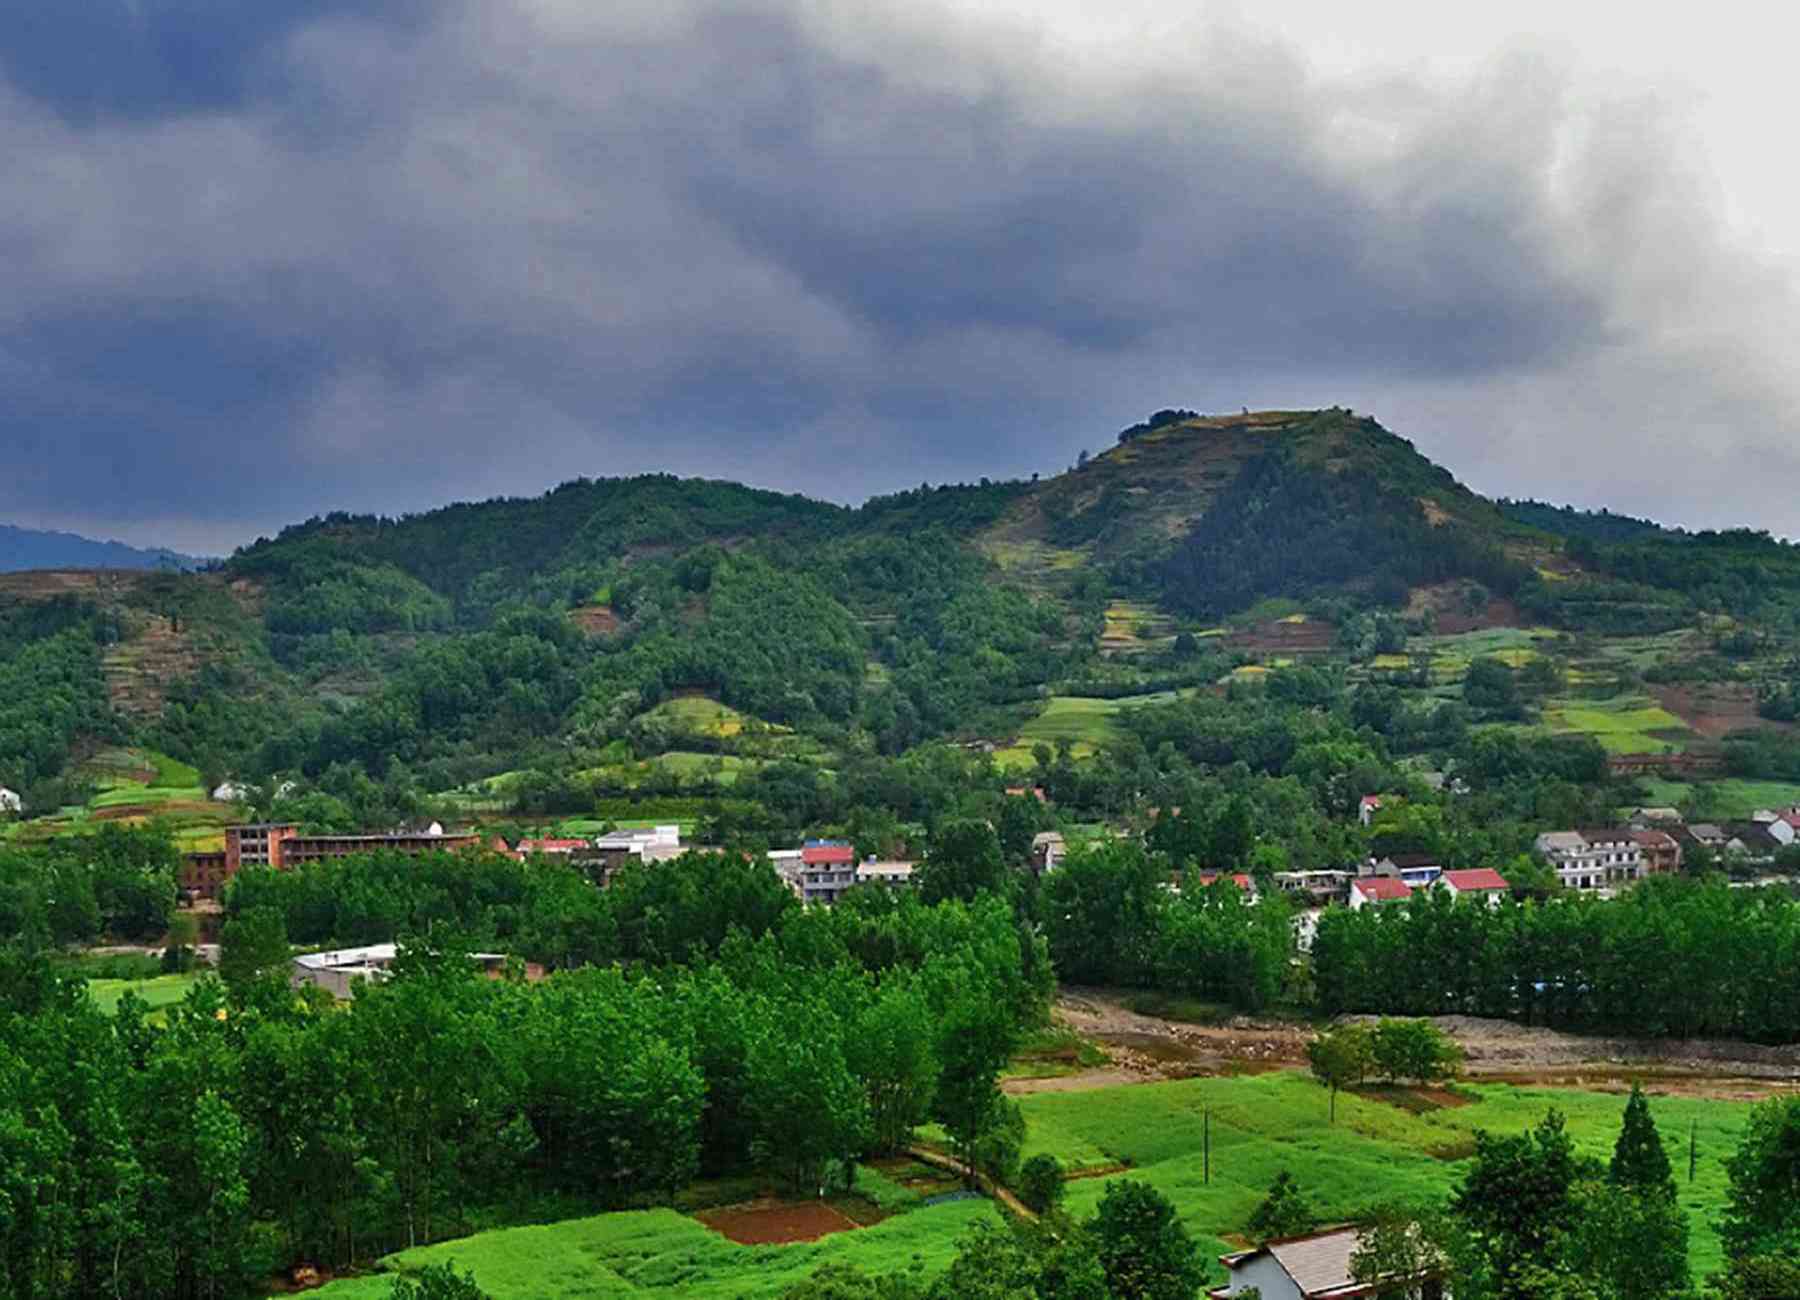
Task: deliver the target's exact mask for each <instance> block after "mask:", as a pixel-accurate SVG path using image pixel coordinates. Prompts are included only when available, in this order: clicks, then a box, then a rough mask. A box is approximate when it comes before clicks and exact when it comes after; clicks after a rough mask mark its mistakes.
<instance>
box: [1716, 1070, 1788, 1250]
mask: <svg viewBox="0 0 1800 1300" xmlns="http://www.w3.org/2000/svg"><path fill="white" fill-rule="evenodd" d="M1725 1169H1726V1172H1727V1174H1728V1175H1729V1176H1730V1179H1731V1187H1730V1190H1729V1191H1728V1192H1727V1194H1726V1210H1725V1218H1724V1220H1723V1222H1721V1223H1720V1225H1719V1235H1720V1237H1722V1238H1723V1239H1724V1242H1725V1249H1726V1251H1727V1253H1729V1254H1730V1255H1732V1256H1734V1257H1736V1256H1745V1255H1755V1254H1760V1253H1762V1252H1763V1251H1764V1250H1765V1249H1767V1248H1768V1246H1769V1244H1770V1243H1776V1245H1777V1248H1778V1249H1779V1248H1781V1247H1784V1246H1787V1247H1791V1245H1792V1243H1793V1242H1794V1241H1795V1240H1796V1238H1800V1097H1775V1098H1771V1099H1770V1100H1768V1101H1765V1102H1762V1103H1760V1104H1759V1105H1758V1106H1757V1107H1756V1108H1755V1109H1754V1110H1752V1111H1751V1112H1750V1121H1749V1123H1748V1124H1746V1125H1745V1127H1744V1135H1743V1137H1742V1138H1741V1139H1739V1142H1738V1149H1737V1150H1736V1151H1735V1152H1734V1153H1733V1154H1732V1155H1731V1157H1730V1158H1729V1159H1728V1160H1726V1162H1725Z"/></svg>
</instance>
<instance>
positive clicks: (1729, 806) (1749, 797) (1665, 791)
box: [1639, 777, 1800, 821]
mask: <svg viewBox="0 0 1800 1300" xmlns="http://www.w3.org/2000/svg"><path fill="white" fill-rule="evenodd" d="M1639 784H1641V785H1642V786H1643V787H1644V789H1645V791H1646V792H1647V793H1648V796H1649V799H1648V802H1649V803H1650V804H1652V805H1656V806H1668V807H1679V806H1681V804H1682V803H1683V802H1685V801H1686V799H1687V798H1688V796H1689V795H1691V794H1693V793H1694V790H1695V787H1694V786H1693V785H1690V784H1688V783H1687V782H1685V781H1663V780H1658V779H1656V778H1654V777H1642V778H1640V779H1639ZM1705 789H1706V791H1707V794H1708V796H1709V797H1710V798H1712V799H1713V800H1714V801H1715V805H1716V811H1712V812H1709V813H1708V816H1710V817H1712V818H1714V819H1716V820H1719V821H1742V820H1743V819H1744V818H1746V817H1748V816H1749V815H1750V814H1751V813H1753V812H1756V811H1757V810H1758V809H1761V808H1791V807H1793V806H1794V805H1795V804H1800V785H1791V784H1789V783H1787V782H1785V781H1746V780H1742V779H1740V778H1738V777H1730V778H1728V779H1726V780H1723V781H1708V782H1706V784H1705ZM1696 820H1705V819H1704V818H1700V819H1696Z"/></svg>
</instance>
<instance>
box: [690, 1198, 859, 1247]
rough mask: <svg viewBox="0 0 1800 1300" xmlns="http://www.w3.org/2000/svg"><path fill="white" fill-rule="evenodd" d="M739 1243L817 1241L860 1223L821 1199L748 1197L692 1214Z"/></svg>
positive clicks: (742, 1244)
mask: <svg viewBox="0 0 1800 1300" xmlns="http://www.w3.org/2000/svg"><path fill="white" fill-rule="evenodd" d="M694 1217H695V1218H697V1219H699V1220H700V1222H702V1223H704V1224H705V1225H706V1226H707V1227H709V1228H711V1229H712V1230H713V1231H714V1232H716V1233H718V1234H719V1235H720V1236H723V1237H726V1238H728V1239H730V1240H732V1241H735V1242H737V1243H738V1244H739V1245H741V1246H767V1245H781V1244H785V1243H787V1242H792V1241H817V1240H818V1239H819V1238H821V1237H829V1236H830V1235H831V1234H832V1233H834V1232H849V1231H850V1230H852V1229H854V1228H860V1227H862V1226H863V1225H862V1224H860V1223H858V1222H857V1221H856V1220H855V1219H852V1218H851V1217H850V1216H849V1215H847V1214H845V1213H844V1212H843V1211H842V1210H839V1209H836V1208H835V1207H833V1206H831V1205H829V1204H827V1203H826V1202H824V1201H778V1200H762V1201H751V1202H750V1203H749V1204H747V1205H733V1206H728V1207H726V1208H725V1209H722V1210H708V1211H706V1212H705V1213H703V1214H697V1215H695V1216H694Z"/></svg>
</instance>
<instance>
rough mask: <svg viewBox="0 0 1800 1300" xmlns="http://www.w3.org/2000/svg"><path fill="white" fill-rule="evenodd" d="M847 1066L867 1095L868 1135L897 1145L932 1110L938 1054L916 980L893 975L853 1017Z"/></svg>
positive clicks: (886, 1145)
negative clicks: (861, 1082)
mask: <svg viewBox="0 0 1800 1300" xmlns="http://www.w3.org/2000/svg"><path fill="white" fill-rule="evenodd" d="M844 1055H845V1058H846V1060H847V1062H848V1064H849V1067H850V1071H851V1073H852V1074H854V1075H856V1077H857V1078H859V1079H861V1080H862V1081H863V1086H864V1088H865V1089H866V1090H867V1091H868V1096H869V1122H870V1132H871V1135H872V1136H871V1140H872V1141H873V1142H874V1144H875V1149H876V1150H877V1151H896V1150H898V1149H899V1148H900V1147H901V1146H903V1145H904V1144H905V1143H906V1141H907V1140H908V1139H909V1138H910V1137H911V1136H912V1131H913V1129H914V1127H915V1126H917V1125H919V1124H923V1123H924V1122H925V1121H926V1119H928V1118H929V1117H930V1115H931V1100H932V1098H933V1097H934V1096H936V1094H937V1086H938V1059H937V1051H936V1048H935V1045H934V1044H933V1042H932V1025H931V1009H930V1007H929V1006H928V1005H927V1004H926V1001H925V996H924V993H923V992H922V991H921V990H920V989H919V988H918V987H917V986H916V985H914V984H912V983H909V982H905V981H902V980H900V979H899V978H897V977H896V978H891V979H889V980H888V981H887V982H886V983H884V984H883V986H882V988H881V991H880V993H878V994H877V995H876V998H875V1000H874V1001H873V1002H871V1003H870V1004H869V1005H868V1006H867V1007H865V1008H864V1009H863V1011H862V1012H861V1013H860V1014H859V1015H858V1016H857V1017H856V1020H855V1021H854V1023H853V1024H852V1026H851V1029H850V1032H849V1033H848V1034H847V1035H846V1036H845V1039H844Z"/></svg>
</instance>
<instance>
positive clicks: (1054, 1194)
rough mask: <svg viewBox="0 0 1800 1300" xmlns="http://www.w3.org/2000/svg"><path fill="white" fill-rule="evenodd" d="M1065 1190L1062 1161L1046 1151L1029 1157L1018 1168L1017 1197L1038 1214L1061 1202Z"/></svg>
mask: <svg viewBox="0 0 1800 1300" xmlns="http://www.w3.org/2000/svg"><path fill="white" fill-rule="evenodd" d="M1066 1190H1067V1189H1066V1188H1065V1187H1064V1185H1063V1170H1062V1162H1061V1161H1059V1160H1058V1159H1057V1158H1056V1157H1055V1156H1053V1155H1050V1154H1049V1153H1048V1152H1046V1153H1044V1154H1042V1155H1035V1156H1033V1157H1031V1159H1029V1160H1027V1161H1026V1162H1025V1163H1024V1164H1023V1165H1022V1166H1021V1167H1020V1169H1019V1199H1020V1200H1021V1201H1024V1202H1025V1204H1026V1205H1027V1206H1029V1207H1030V1208H1031V1209H1033V1210H1035V1211H1037V1213H1039V1214H1048V1213H1049V1212H1050V1211H1051V1210H1054V1209H1055V1208H1056V1207H1057V1206H1059V1205H1060V1204H1062V1199H1063V1194H1064V1192H1065V1191H1066Z"/></svg>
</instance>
